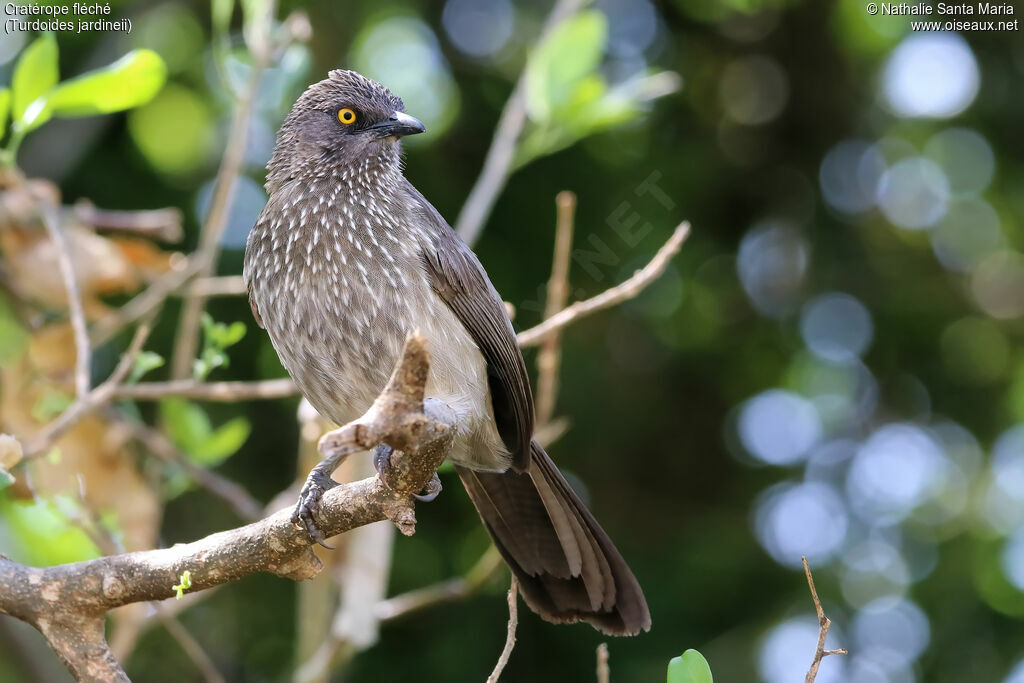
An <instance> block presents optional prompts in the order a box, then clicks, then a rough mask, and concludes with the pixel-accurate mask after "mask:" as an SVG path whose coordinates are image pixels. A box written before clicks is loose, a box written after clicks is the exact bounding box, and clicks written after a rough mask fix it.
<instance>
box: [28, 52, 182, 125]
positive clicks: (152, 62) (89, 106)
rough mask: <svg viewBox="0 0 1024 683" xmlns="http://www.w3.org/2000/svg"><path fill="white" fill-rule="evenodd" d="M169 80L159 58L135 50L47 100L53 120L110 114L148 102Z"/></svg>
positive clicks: (71, 82) (61, 88)
mask: <svg viewBox="0 0 1024 683" xmlns="http://www.w3.org/2000/svg"><path fill="white" fill-rule="evenodd" d="M166 80H167V66H166V65H165V64H164V60H163V59H161V58H160V55H158V54H157V53H155V52H153V51H152V50H133V51H132V52H129V53H128V54H126V55H125V56H124V57H122V58H121V59H119V60H117V61H116V62H114V63H113V64H111V65H110V66H107V67H104V68H102V69H97V70H95V71H89V72H87V73H84V74H82V75H81V76H77V77H76V78H72V79H70V80H68V81H65V82H64V83H61V84H60V85H59V86H57V87H56V88H54V89H53V91H52V92H51V93H50V94H49V95H48V96H47V98H46V100H47V104H48V108H49V110H50V112H51V113H52V114H53V115H54V116H93V115H96V114H109V113H112V112H117V111H123V110H125V109H131V108H133V107H138V106H140V105H143V104H145V103H147V102H149V101H150V100H151V99H153V96H154V95H156V94H157V93H158V92H159V91H160V88H162V87H163V85H164V82H165V81H166Z"/></svg>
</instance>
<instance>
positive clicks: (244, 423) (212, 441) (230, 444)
mask: <svg viewBox="0 0 1024 683" xmlns="http://www.w3.org/2000/svg"><path fill="white" fill-rule="evenodd" d="M250 433H252V425H251V424H249V421H248V420H247V419H245V418H244V417H236V418H234V419H231V420H228V421H227V422H225V423H224V424H223V425H221V426H220V427H218V428H217V429H215V430H214V432H213V433H212V434H210V436H209V437H208V438H207V439H206V440H205V441H203V442H202V443H201V444H199V445H198V446H197V447H196V449H195V450H193V451H191V452H190V453H189V456H191V458H192V459H193V460H194V461H196V462H197V463H198V464H200V465H203V466H205V467H214V466H216V465H219V464H220V463H222V462H224V461H225V460H227V459H228V458H230V457H231V456H232V455H234V454H235V453H237V452H238V449H239V448H241V447H242V446H243V445H244V444H245V441H246V439H248V438H249V434H250Z"/></svg>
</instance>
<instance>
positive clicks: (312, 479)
mask: <svg viewBox="0 0 1024 683" xmlns="http://www.w3.org/2000/svg"><path fill="white" fill-rule="evenodd" d="M337 485H338V482H336V481H334V480H333V479H331V477H330V475H329V474H326V473H324V472H323V471H322V470H320V469H319V468H316V467H314V468H313V471H312V472H310V473H309V476H308V477H307V478H306V483H305V484H303V485H302V490H301V491H300V492H299V500H298V502H297V503H296V504H295V509H294V510H293V511H292V520H291V521H292V524H294V525H295V526H296V527H297V528H303V529H305V530H306V533H307V534H309V538H310V540H311V541H314V542H316V543H319V544H320V545H322V546H323V547H325V548H329V549H331V550H333V549H334V548H333V547H332V546H329V545H327V543H325V542H324V541H325V540H326V537H325V536H324V534H323V532H322V531H320V527H319V526H317V518H318V517H319V516H320V503H321V502H322V500H323V497H324V494H325V493H326V492H327V491H329V490H330V489H332V488H334V487H335V486H337Z"/></svg>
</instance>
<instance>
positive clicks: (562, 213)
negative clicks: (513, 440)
mask: <svg viewBox="0 0 1024 683" xmlns="http://www.w3.org/2000/svg"><path fill="white" fill-rule="evenodd" d="M555 206H556V207H557V215H558V219H557V221H556V226H555V255H554V257H553V259H552V263H551V277H550V278H549V279H548V291H547V301H546V302H545V303H544V319H545V320H547V319H549V318H551V317H553V316H555V315H557V314H558V312H559V311H561V310H562V309H564V308H565V304H566V302H568V300H569V257H570V256H571V255H572V232H573V218H574V216H575V213H576V195H574V194H573V193H572V192H568V191H563V192H559V193H558V195H556V196H555ZM560 342H561V338H560V337H559V335H558V333H557V332H555V333H552V334H549V335H548V336H547V337H546V338H545V339H544V341H543V342H542V343H541V347H540V353H538V354H537V399H536V405H537V408H536V413H537V414H536V423H537V424H538V425H545V424H547V423H548V422H550V421H551V418H552V417H553V416H554V413H555V400H556V399H557V398H558V367H559V365H560V364H561V360H562V345H561V343H560Z"/></svg>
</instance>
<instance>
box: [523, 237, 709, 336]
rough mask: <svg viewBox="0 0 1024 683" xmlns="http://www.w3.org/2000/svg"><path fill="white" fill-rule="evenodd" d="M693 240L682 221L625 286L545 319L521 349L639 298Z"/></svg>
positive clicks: (526, 333) (528, 332) (524, 334)
mask: <svg viewBox="0 0 1024 683" xmlns="http://www.w3.org/2000/svg"><path fill="white" fill-rule="evenodd" d="M689 236H690V223H689V222H688V221H683V222H682V223H680V224H679V225H677V226H676V229H675V230H674V231H673V232H672V236H671V237H669V238H668V241H667V242H665V244H663V245H662V246H661V249H658V253H656V254H655V255H654V258H652V259H651V260H650V262H649V263H648V264H647V265H646V266H644V267H643V268H641V269H640V270H638V271H636V273H634V274H633V277H631V278H629V279H628V280H626V281H625V282H622V283H620V284H618V285H615V286H614V287H612V288H610V289H606V290H605V291H603V292H601V293H600V294H598V295H597V296H595V297H591V298H590V299H587V300H585V301H577V302H576V303H574V304H573V305H571V306H569V307H568V308H565V309H562V310H561V311H559V312H558V313H556V314H555V315H553V316H551V317H550V318H548V319H546V320H545V321H544V322H542V323H541V324H539V325H536V326H534V327H531V328H530V329H528V330H524V331H522V332H520V333H519V337H518V340H519V346H520V347H523V348H526V347H527V346H536V345H537V344H540V343H541V342H543V341H544V339H546V338H547V337H548V336H549V335H551V334H554V333H555V332H557V331H558V330H560V329H562V328H563V327H565V326H566V325H570V324H572V323H574V322H576V321H577V320H579V319H580V318H583V317H585V316H588V315H591V314H593V313H597V312H598V311H601V310H604V309H606V308H609V307H611V306H614V305H616V304H620V303H622V302H623V301H628V300H629V299H632V298H634V297H636V296H637V295H638V294H640V292H642V291H644V289H645V288H646V287H647V286H648V285H649V284H651V283H652V282H654V281H655V280H657V279H658V277H659V276H660V275H661V274H662V273H664V272H665V268H667V267H668V263H669V261H671V260H672V257H673V256H675V255H676V254H678V253H679V250H680V249H681V248H682V246H683V242H685V241H686V238H687V237H689Z"/></svg>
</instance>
